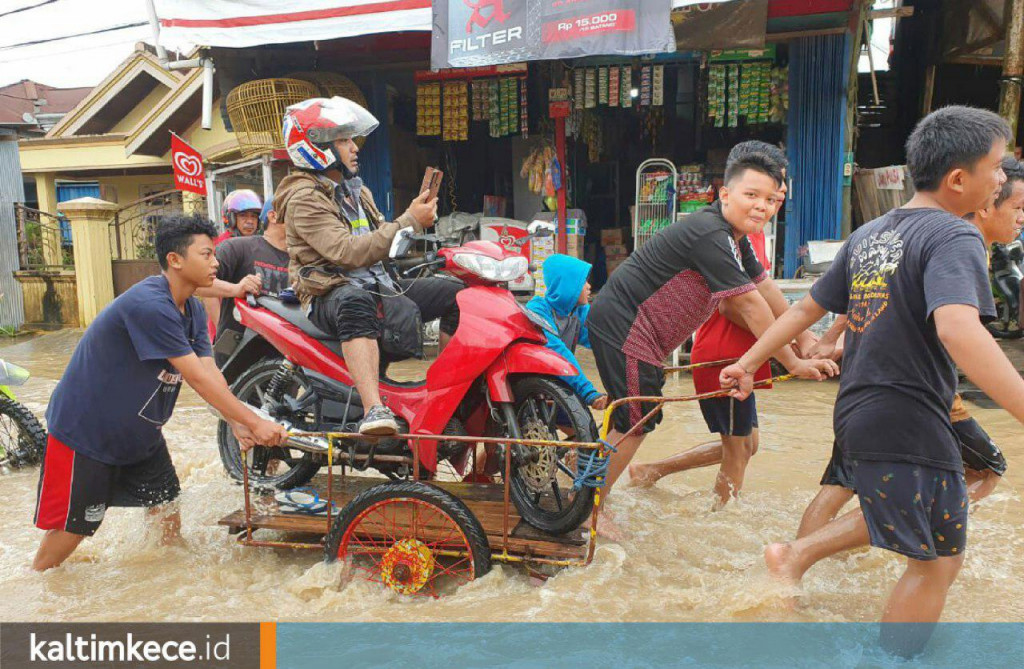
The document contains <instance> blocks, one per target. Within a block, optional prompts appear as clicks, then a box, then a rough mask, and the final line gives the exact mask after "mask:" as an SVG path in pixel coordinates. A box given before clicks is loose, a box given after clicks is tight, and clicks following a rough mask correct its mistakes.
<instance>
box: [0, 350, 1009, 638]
mask: <svg viewBox="0 0 1024 669" xmlns="http://www.w3.org/2000/svg"><path fill="white" fill-rule="evenodd" d="M80 334H81V332H80V331H75V330H64V331H61V332H57V333H54V334H48V335H42V336H37V337H34V338H29V339H22V340H17V341H13V342H7V343H0V358H4V359H7V360H10V361H11V362H14V363H16V364H19V365H22V366H24V367H26V368H28V369H29V370H30V371H31V372H32V375H33V376H32V379H31V380H30V381H29V383H28V385H27V386H25V387H23V388H21V389H19V397H20V399H21V400H22V401H24V402H25V403H26V404H27V405H28V406H29V408H30V409H32V410H33V411H34V412H35V413H36V414H37V415H39V416H40V417H41V416H42V414H43V412H44V411H45V407H46V403H47V400H48V398H49V395H50V393H51V391H52V390H53V387H54V386H55V384H56V382H57V379H58V378H59V376H60V374H61V373H62V371H63V368H64V365H65V363H66V361H67V359H68V357H69V355H70V353H71V351H72V350H73V348H74V345H75V343H76V342H77V341H78V338H79V336H80ZM582 359H583V360H584V364H585V366H587V370H586V371H587V372H588V374H591V375H592V378H594V379H596V378H597V375H596V372H595V371H594V368H593V359H592V357H591V356H590V354H589V352H583V358H582ZM423 369H424V367H423V365H422V363H415V364H410V365H405V366H404V369H403V372H404V373H403V374H401V375H397V374H396V376H401V378H412V377H415V376H417V375H419V376H422V374H423V371H422V370H423ZM837 388H838V384H837V383H835V382H832V383H823V384H812V383H809V382H789V383H785V384H782V385H780V386H779V387H778V388H776V389H775V390H772V391H767V392H759V394H758V407H759V410H760V424H761V449H760V451H759V452H758V454H757V455H756V456H755V457H754V459H753V460H752V461H751V465H750V468H749V470H748V472H747V478H746V483H745V490H744V491H743V497H742V499H741V501H740V502H739V503H736V504H731V505H730V506H729V507H727V508H726V509H725V510H724V511H720V512H717V513H715V512H712V511H711V506H712V495H711V492H710V489H711V485H712V483H713V481H714V477H715V473H716V471H717V468H708V469H704V470H698V471H695V472H687V473H684V474H680V475H676V476H674V477H670V478H668V479H665V480H663V481H661V482H660V483H659V484H658V485H657V486H656V487H655V488H653V489H650V490H639V489H636V488H628V487H626V486H625V485H620V488H619V489H617V490H616V491H615V493H614V494H613V495H612V497H611V499H610V500H609V501H610V506H611V507H612V509H613V510H614V511H615V512H616V514H617V518H616V520H617V523H618V524H619V525H620V526H622V527H623V528H625V529H627V530H628V531H629V532H630V537H629V538H628V539H627V540H626V541H625V542H624V543H623V544H622V545H618V544H614V543H609V542H603V543H601V544H600V545H599V547H598V549H597V554H596V557H595V560H594V563H593V564H592V565H591V566H590V567H588V568H585V569H573V570H566V571H562V572H561V573H559V574H558V575H557V576H555V577H554V578H551V579H550V580H548V581H547V583H546V584H544V585H542V586H540V587H538V586H536V585H534V584H533V583H531V580H530V578H529V577H528V576H527V575H526V573H525V572H524V571H522V570H521V569H517V568H514V567H509V566H503V565H495V567H494V569H493V570H492V572H491V573H489V574H488V575H487V576H486V577H484V578H483V579H481V580H478V581H476V582H473V583H471V584H469V585H468V586H465V587H463V588H461V589H460V590H459V591H458V592H457V593H456V594H455V595H453V596H448V597H445V598H441V599H440V600H428V599H426V598H402V597H399V596H397V595H393V594H390V593H389V592H387V591H385V590H384V589H383V588H382V587H380V586H378V585H376V584H372V583H368V582H366V581H363V580H358V579H353V580H349V578H348V575H347V573H346V570H345V568H344V567H343V566H341V565H332V566H327V565H324V564H322V563H321V562H320V559H321V555H320V554H319V553H317V552H313V551H298V552H296V551H284V550H273V549H267V548H246V547H241V546H239V545H237V544H236V542H235V539H234V537H231V536H229V535H228V533H227V531H226V529H225V528H223V527H219V526H217V524H216V523H217V520H218V519H219V518H221V517H222V516H224V515H226V514H228V513H230V512H232V511H234V510H236V509H238V508H240V506H241V503H242V490H241V488H240V487H239V486H237V485H235V484H233V483H232V482H231V481H230V480H229V479H228V477H227V475H226V474H225V473H224V471H223V468H222V466H221V463H220V458H219V457H218V455H217V445H216V438H215V427H216V423H215V420H214V419H213V418H212V417H211V416H210V414H209V413H208V412H207V410H206V409H205V407H204V405H203V404H202V402H201V401H200V400H199V399H198V397H197V396H196V395H195V394H194V393H193V392H192V391H191V390H189V389H187V388H186V389H185V390H184V391H183V392H182V395H181V398H180V400H179V403H178V408H177V410H176V411H175V415H174V418H173V419H172V420H171V422H170V423H169V424H168V427H167V429H166V430H165V434H166V437H167V441H168V444H169V445H170V450H171V454H172V457H173V459H174V463H175V465H176V467H177V470H178V475H179V477H180V479H181V482H182V497H181V510H182V518H183V523H184V527H183V534H184V537H185V540H186V542H187V547H186V548H174V549H167V548H161V547H158V546H157V545H156V544H155V540H154V537H152V536H149V535H147V532H146V527H147V525H146V522H145V518H144V514H143V512H142V511H141V510H126V509H115V510H113V511H112V512H111V513H109V514H108V515H107V518H106V520H105V521H104V523H103V526H102V527H101V529H100V531H99V532H98V533H97V535H96V537H95V538H94V539H92V540H86V541H85V542H84V543H83V544H82V546H81V548H80V549H79V550H78V552H77V553H76V554H75V555H73V556H72V558H71V559H70V560H69V561H68V562H67V563H66V564H65V566H63V567H61V568H59V569H55V570H52V571H50V572H48V573H46V574H43V575H39V574H36V573H33V572H31V571H30V569H29V564H30V562H31V559H32V555H33V554H34V551H35V549H36V546H37V545H38V542H39V538H40V536H41V534H42V533H41V532H40V531H39V530H36V529H35V528H34V527H33V526H32V513H33V507H34V502H35V494H36V484H37V480H38V470H37V469H29V470H25V471H18V472H13V473H7V474H3V475H0V499H3V501H4V503H5V504H6V505H7V511H6V512H5V513H4V514H3V521H2V524H0V602H3V604H2V608H0V620H4V621H9V620H21V621H56V620H104V621H119V620H133V621H144V620H151V621H165V620H176V621H203V620H209V621H249V620H282V621H313V620H321V621H506V620H517V621H522V620H529V621H535V622H540V621H755V620H756V621H786V620H799V621H828V622H839V621H873V620H876V619H878V618H879V616H880V614H881V608H882V605H883V602H884V599H885V597H886V595H887V593H888V589H889V588H890V587H891V586H892V585H893V584H894V583H895V580H896V578H897V576H898V574H899V573H900V572H901V570H902V566H903V563H902V562H901V560H900V559H899V558H898V557H897V556H896V555H895V554H892V553H886V552H883V551H879V550H871V551H868V550H866V549H862V550H858V551H854V552H852V553H848V554H845V555H842V556H840V557H838V558H833V559H829V560H825V561H824V562H822V563H820V564H819V565H817V566H816V567H814V568H813V569H812V570H811V571H810V572H809V573H808V575H807V577H806V578H805V580H804V586H803V596H802V597H801V598H800V601H799V604H798V607H797V609H796V610H795V611H791V610H788V609H786V608H785V607H784V606H782V605H781V603H780V601H779V597H778V594H779V591H778V589H777V588H776V587H774V586H773V584H772V582H771V581H770V580H769V579H768V577H767V575H766V571H765V569H764V566H763V562H762V549H763V547H764V545H765V544H766V543H769V542H773V541H778V540H785V539H789V538H792V536H793V535H794V533H795V531H796V528H797V525H798V524H799V520H800V516H801V514H802V512H803V510H804V507H805V506H806V504H807V502H809V501H810V499H811V498H812V496H813V495H814V494H815V492H816V490H817V488H818V480H819V478H820V477H821V473H822V470H823V468H824V466H825V463H826V461H827V460H828V457H829V454H830V448H831V444H832V429H831V411H832V404H833V401H834V397H835V393H836V390H837ZM83 390H84V389H83ZM89 390H90V391H96V390H97V389H89ZM99 390H102V389H99ZM692 392H693V387H692V384H691V382H690V379H689V377H686V376H683V377H681V378H680V379H678V380H670V381H669V382H668V383H667V384H666V387H665V394H666V395H684V394H690V393H692ZM969 408H970V409H971V411H972V413H973V414H974V416H975V417H976V418H977V419H978V421H979V422H980V423H981V425H982V426H984V427H985V429H986V430H987V431H988V432H989V433H990V434H991V436H992V438H993V439H994V440H995V442H996V443H997V444H999V446H1000V447H1001V448H1002V449H1003V450H1004V452H1005V454H1006V457H1007V459H1008V461H1009V463H1010V467H1009V470H1008V472H1007V476H1006V477H1005V478H1004V480H1003V482H1002V483H1001V484H1000V486H999V488H997V490H996V492H995V493H994V494H993V495H992V496H991V497H989V498H988V499H986V500H984V501H983V502H981V503H980V504H979V505H977V506H976V508H974V509H972V514H971V531H970V534H969V540H968V541H969V544H968V545H969V552H968V556H967V561H966V563H965V566H964V569H963V571H962V572H961V575H960V577H959V579H958V580H957V582H956V584H955V585H954V586H953V589H952V591H951V593H950V599H949V601H948V603H947V605H946V609H945V613H944V616H943V619H944V620H947V621H1024V603H1022V602H1024V579H1021V578H1020V574H1021V573H1022V571H1024V501H1022V493H1021V491H1022V489H1024V439H1022V438H1021V436H1022V430H1021V426H1020V425H1019V424H1018V423H1016V422H1015V421H1014V420H1013V419H1012V417H1011V416H1010V415H1009V414H1006V413H1004V412H1002V411H1001V410H994V409H983V408H979V407H978V406H976V405H974V404H970V405H969ZM666 413H667V415H666V418H665V421H664V422H663V424H662V425H661V427H660V428H659V429H658V430H657V431H656V432H655V433H654V435H652V437H650V438H649V439H648V440H647V442H646V443H645V444H644V446H643V448H642V449H641V451H640V453H639V456H638V459H639V460H640V461H649V460H655V459H658V458H661V457H664V456H667V455H670V454H672V453H675V452H677V451H678V450H681V449H684V448H688V447H691V446H695V445H697V444H700V443H703V442H705V441H708V440H709V435H708V433H707V429H706V427H705V425H704V421H703V419H702V418H701V416H700V411H699V409H698V406H697V404H696V403H692V404H690V403H685V404H675V405H670V406H669V407H668V408H667V412H666Z"/></svg>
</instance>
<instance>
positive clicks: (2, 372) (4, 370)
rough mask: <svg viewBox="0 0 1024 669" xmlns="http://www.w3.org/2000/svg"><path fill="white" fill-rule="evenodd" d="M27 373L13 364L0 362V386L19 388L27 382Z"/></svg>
mask: <svg viewBox="0 0 1024 669" xmlns="http://www.w3.org/2000/svg"><path fill="white" fill-rule="evenodd" d="M28 377H29V373H28V370H27V369H25V368H24V367H19V366H18V365H15V364H14V363H13V362H7V361H5V360H0V386H20V385H22V384H24V383H25V382H26V381H28Z"/></svg>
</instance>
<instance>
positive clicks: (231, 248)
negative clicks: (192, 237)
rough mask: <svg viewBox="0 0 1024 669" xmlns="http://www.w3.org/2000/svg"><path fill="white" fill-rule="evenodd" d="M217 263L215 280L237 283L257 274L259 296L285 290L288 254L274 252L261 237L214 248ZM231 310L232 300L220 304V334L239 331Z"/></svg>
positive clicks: (238, 325) (233, 240)
mask: <svg viewBox="0 0 1024 669" xmlns="http://www.w3.org/2000/svg"><path fill="white" fill-rule="evenodd" d="M217 261H218V262H220V266H219V267H218V268H217V278H218V279H221V280H222V281H229V282H231V283H238V282H239V281H241V280H242V279H244V278H245V277H246V276H248V275H249V274H258V275H259V277H260V279H262V280H263V284H262V285H263V287H262V289H261V291H262V293H263V294H264V295H273V296H274V297H277V296H278V295H279V294H280V293H281V291H282V290H284V289H285V288H287V287H288V251H282V250H280V249H277V248H274V246H273V245H272V244H271V243H270V242H268V241H267V240H266V239H264V238H263V235H252V236H250V237H235V238H233V239H228V240H226V241H225V242H224V243H223V244H221V245H220V246H218V247H217ZM234 306H235V301H234V300H233V299H231V298H223V299H222V300H221V301H220V321H219V325H220V328H219V329H220V330H224V329H228V328H230V329H232V330H239V331H240V330H242V326H241V324H239V322H238V321H236V320H235V317H234V315H233V313H232V312H233V308H234ZM218 334H219V332H218Z"/></svg>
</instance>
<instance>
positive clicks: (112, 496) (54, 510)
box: [35, 434, 181, 536]
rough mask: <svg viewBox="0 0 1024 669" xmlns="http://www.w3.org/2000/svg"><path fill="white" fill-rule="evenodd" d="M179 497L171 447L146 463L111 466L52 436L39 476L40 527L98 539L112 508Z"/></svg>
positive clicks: (162, 446) (157, 503)
mask: <svg viewBox="0 0 1024 669" xmlns="http://www.w3.org/2000/svg"><path fill="white" fill-rule="evenodd" d="M179 492H181V485H180V484H179V482H178V474H177V473H176V472H175V471H174V465H173V464H172V463H171V454H170V453H168V452H167V445H166V444H162V445H161V446H160V448H158V449H157V450H156V452H155V453H154V454H153V455H151V456H149V457H148V458H146V459H145V460H143V461H141V462H136V463H134V464H131V465H108V464H106V463H103V462H99V461H98V460H93V459H92V458H90V457H88V456H85V455H82V454H81V453H76V452H75V451H73V450H71V449H70V448H68V447H67V446H65V445H64V444H63V443H61V442H60V441H59V440H58V439H57V438H56V437H54V436H53V435H52V434H51V435H50V436H49V437H48V438H47V440H46V455H45V457H44V459H43V466H42V470H41V471H40V472H39V491H38V496H37V501H36V515H35V525H36V527H38V528H39V529H41V530H64V531H66V532H71V533H73V534H80V535H83V536H92V535H93V534H95V533H96V530H98V529H99V527H100V523H102V522H103V516H104V514H105V513H106V511H107V509H108V508H110V507H113V506H128V507H133V506H143V507H152V506H158V505H160V504H166V503H167V502H170V501H172V500H174V499H175V498H177V496H178V493H179Z"/></svg>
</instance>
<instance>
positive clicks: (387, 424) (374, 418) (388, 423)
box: [359, 404, 398, 437]
mask: <svg viewBox="0 0 1024 669" xmlns="http://www.w3.org/2000/svg"><path fill="white" fill-rule="evenodd" d="M359 434H365V435H368V436H374V437H386V436H389V435H392V434H398V423H397V422H396V421H395V414H393V413H391V409H389V408H387V407H386V406H384V405H383V404H378V405H376V406H372V407H370V410H369V411H367V412H366V415H365V416H363V422H361V423H360V424H359Z"/></svg>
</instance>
